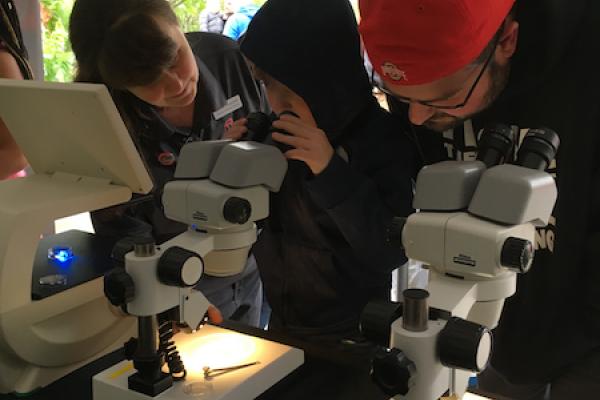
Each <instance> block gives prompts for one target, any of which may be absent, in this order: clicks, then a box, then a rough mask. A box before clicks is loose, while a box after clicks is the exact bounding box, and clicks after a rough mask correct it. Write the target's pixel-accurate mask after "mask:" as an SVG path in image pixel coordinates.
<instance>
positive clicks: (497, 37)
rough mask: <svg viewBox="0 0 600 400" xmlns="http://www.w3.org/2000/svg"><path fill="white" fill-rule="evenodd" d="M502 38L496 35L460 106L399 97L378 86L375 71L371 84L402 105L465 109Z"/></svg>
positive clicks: (500, 33) (500, 34) (499, 33)
mask: <svg viewBox="0 0 600 400" xmlns="http://www.w3.org/2000/svg"><path fill="white" fill-rule="evenodd" d="M501 36H502V32H498V34H497V35H496V38H495V40H494V46H493V48H492V51H490V54H489V55H488V57H487V59H486V60H485V63H484V64H483V67H482V68H481V71H479V74H478V75H477V78H476V79H475V81H474V82H473V85H471V88H470V89H469V92H468V93H467V96H466V97H465V99H464V100H463V101H462V102H461V103H459V104H455V105H447V104H436V103H435V102H429V101H421V100H414V99H411V98H408V97H403V96H399V95H397V94H395V93H392V92H391V91H390V90H389V89H387V88H386V87H385V86H384V84H378V83H377V80H376V79H374V78H375V77H374V74H375V72H374V71H373V73H372V74H371V82H373V83H374V84H375V86H376V87H377V89H379V90H381V91H382V92H383V93H385V94H387V95H388V96H390V97H393V98H394V99H396V100H398V101H401V102H402V103H407V104H411V103H417V104H421V105H424V106H426V107H432V108H437V109H439V110H456V109H458V108H463V107H464V106H465V105H466V104H467V103H468V102H469V99H470V98H471V95H472V94H473V92H474V91H475V88H476V87H477V84H478V83H479V81H480V80H481V77H482V76H483V73H484V72H485V70H486V69H487V67H488V65H489V64H490V62H491V61H492V57H493V56H494V53H495V51H494V50H495V49H496V47H497V46H498V43H499V42H500V37H501Z"/></svg>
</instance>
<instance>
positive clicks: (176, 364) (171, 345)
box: [158, 317, 187, 381]
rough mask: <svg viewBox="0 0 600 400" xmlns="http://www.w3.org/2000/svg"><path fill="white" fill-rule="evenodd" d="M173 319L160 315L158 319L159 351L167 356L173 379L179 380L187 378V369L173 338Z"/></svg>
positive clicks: (166, 359)
mask: <svg viewBox="0 0 600 400" xmlns="http://www.w3.org/2000/svg"><path fill="white" fill-rule="evenodd" d="M173 335H174V333H173V321H171V320H170V319H163V318H160V317H159V321H158V351H159V353H162V354H163V355H164V357H165V361H166V363H167V365H168V367H169V373H170V374H171V376H173V380H175V381H179V380H183V379H185V376H186V375H187V371H186V370H185V366H184V365H183V361H182V360H181V357H180V356H179V352H178V351H177V346H175V342H174V341H173V340H172V339H173Z"/></svg>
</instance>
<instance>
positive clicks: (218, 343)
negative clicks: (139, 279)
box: [93, 325, 304, 400]
mask: <svg viewBox="0 0 600 400" xmlns="http://www.w3.org/2000/svg"><path fill="white" fill-rule="evenodd" d="M174 340H175V342H176V344H177V349H178V350H179V351H180V353H181V357H182V359H183V361H184V363H185V365H186V369H187V370H188V376H187V377H186V379H185V380H183V381H179V382H174V384H173V386H172V387H171V388H169V389H167V390H166V391H164V392H163V393H161V394H159V395H158V396H156V397H150V396H147V395H145V394H142V393H138V392H135V391H133V390H128V389H127V387H128V383H127V379H128V378H129V376H130V375H132V374H133V373H135V372H136V371H135V370H134V369H133V362H131V361H123V362H121V363H119V364H116V365H114V366H113V367H111V368H109V369H107V370H105V371H102V372H101V373H99V374H98V375H96V376H94V378H93V392H94V400H114V399H119V400H150V399H157V400H158V399H160V400H187V399H189V400H193V399H202V400H249V399H254V398H256V397H258V396H259V395H260V394H261V393H263V392H264V391H266V390H267V389H269V388H270V387H271V386H273V385H274V384H275V383H277V382H279V381H280V380H281V379H283V378H284V377H285V376H287V375H288V374H289V373H291V372H292V371H294V370H295V369H296V368H298V367H299V366H300V365H302V364H303V363H304V353H303V351H302V350H299V349H296V348H293V347H289V346H286V345H284V344H280V343H275V342H272V341H269V340H264V339H260V338H257V337H254V336H248V335H243V334H241V333H238V332H233V331H230V330H227V329H223V328H220V327H216V326H211V325H206V326H204V327H203V328H202V329H200V330H199V331H198V332H196V333H194V334H187V333H180V334H178V335H176V336H175V337H174ZM255 361H258V362H259V364H257V365H252V366H249V367H246V368H241V369H239V370H237V371H232V372H227V373H225V374H223V375H220V376H215V377H211V378H205V377H204V375H203V371H202V368H203V367H204V366H211V368H220V367H229V366H232V365H240V364H242V363H250V362H255Z"/></svg>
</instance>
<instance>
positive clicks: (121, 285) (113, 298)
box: [104, 268, 135, 307]
mask: <svg viewBox="0 0 600 400" xmlns="http://www.w3.org/2000/svg"><path fill="white" fill-rule="evenodd" d="M104 295H105V296H106V297H107V298H108V300H109V301H110V302H111V304H112V305H114V306H117V307H120V306H123V305H125V304H127V303H129V302H130V301H131V300H133V298H134V296H135V284H134V283H133V279H132V278H131V276H130V275H129V274H128V273H127V272H125V270H124V269H123V268H114V269H113V270H111V271H110V272H108V273H107V274H106V275H105V276H104Z"/></svg>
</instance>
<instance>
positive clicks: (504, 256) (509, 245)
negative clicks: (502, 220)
mask: <svg viewBox="0 0 600 400" xmlns="http://www.w3.org/2000/svg"><path fill="white" fill-rule="evenodd" d="M532 262H533V243H531V242H530V241H529V240H525V239H520V238H516V237H509V238H508V239H506V241H505V242H504V245H503V246H502V252H501V253H500V264H502V265H503V266H504V267H506V268H508V269H510V270H512V271H515V272H518V273H522V274H524V273H525V272H527V271H529V268H531V263H532Z"/></svg>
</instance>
